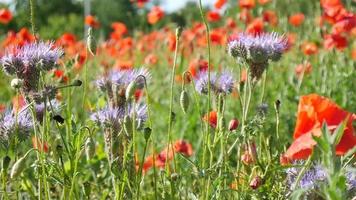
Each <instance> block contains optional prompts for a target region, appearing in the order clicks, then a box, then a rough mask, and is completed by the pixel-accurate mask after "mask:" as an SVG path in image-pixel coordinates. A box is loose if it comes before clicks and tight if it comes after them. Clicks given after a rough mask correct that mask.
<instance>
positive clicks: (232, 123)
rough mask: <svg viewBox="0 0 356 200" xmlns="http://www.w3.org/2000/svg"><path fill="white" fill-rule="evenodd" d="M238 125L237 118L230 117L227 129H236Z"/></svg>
mask: <svg viewBox="0 0 356 200" xmlns="http://www.w3.org/2000/svg"><path fill="white" fill-rule="evenodd" d="M238 126H239V120H237V119H232V120H231V121H230V123H229V131H233V130H236V129H237V127H238Z"/></svg>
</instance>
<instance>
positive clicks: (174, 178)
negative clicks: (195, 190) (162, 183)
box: [171, 173, 179, 181]
mask: <svg viewBox="0 0 356 200" xmlns="http://www.w3.org/2000/svg"><path fill="white" fill-rule="evenodd" d="M178 179H179V174H177V173H172V174H171V180H172V181H176V180H178Z"/></svg>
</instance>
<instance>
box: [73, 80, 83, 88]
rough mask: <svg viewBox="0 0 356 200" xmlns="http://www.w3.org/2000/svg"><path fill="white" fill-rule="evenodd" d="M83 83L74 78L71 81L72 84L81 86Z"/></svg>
mask: <svg viewBox="0 0 356 200" xmlns="http://www.w3.org/2000/svg"><path fill="white" fill-rule="evenodd" d="M82 84H83V82H82V81H81V80H78V79H77V80H74V82H73V83H72V85H73V86H78V87H79V86H81V85H82Z"/></svg>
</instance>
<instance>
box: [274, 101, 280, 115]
mask: <svg viewBox="0 0 356 200" xmlns="http://www.w3.org/2000/svg"><path fill="white" fill-rule="evenodd" d="M280 106H281V101H280V100H279V99H277V100H276V101H275V102H274V109H276V111H277V112H279V107H280Z"/></svg>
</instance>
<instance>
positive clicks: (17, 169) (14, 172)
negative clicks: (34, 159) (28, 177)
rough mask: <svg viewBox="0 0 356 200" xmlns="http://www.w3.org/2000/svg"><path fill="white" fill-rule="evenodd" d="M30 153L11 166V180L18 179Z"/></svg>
mask: <svg viewBox="0 0 356 200" xmlns="http://www.w3.org/2000/svg"><path fill="white" fill-rule="evenodd" d="M30 151H31V150H30ZM30 151H28V152H27V153H26V154H25V155H24V156H23V157H21V158H20V159H18V160H17V161H16V162H15V164H14V165H13V166H12V168H11V173H10V178H11V179H14V178H16V177H18V176H19V175H20V174H21V173H22V171H23V170H24V169H25V168H26V158H27V155H28V154H29V152H30Z"/></svg>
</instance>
